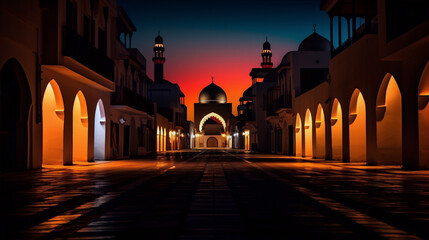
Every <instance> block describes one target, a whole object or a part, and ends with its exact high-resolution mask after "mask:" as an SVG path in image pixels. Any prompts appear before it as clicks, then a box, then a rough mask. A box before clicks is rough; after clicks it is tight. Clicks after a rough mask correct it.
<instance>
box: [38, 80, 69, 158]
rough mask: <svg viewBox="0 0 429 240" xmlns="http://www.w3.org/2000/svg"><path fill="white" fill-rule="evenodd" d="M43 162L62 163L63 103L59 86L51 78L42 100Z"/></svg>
mask: <svg viewBox="0 0 429 240" xmlns="http://www.w3.org/2000/svg"><path fill="white" fill-rule="evenodd" d="M42 114H43V116H42V117H43V140H42V141H43V163H42V164H61V165H62V164H63V146H64V144H63V141H64V138H63V131H64V103H63V98H62V95H61V91H60V87H59V86H58V84H57V83H56V82H55V80H51V81H50V82H49V83H48V85H47V86H46V89H45V93H44V94H43V102H42Z"/></svg>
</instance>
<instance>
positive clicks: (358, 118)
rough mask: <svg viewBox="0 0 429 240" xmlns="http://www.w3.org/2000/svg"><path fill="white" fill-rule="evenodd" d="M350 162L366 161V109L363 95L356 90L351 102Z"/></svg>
mask: <svg viewBox="0 0 429 240" xmlns="http://www.w3.org/2000/svg"><path fill="white" fill-rule="evenodd" d="M349 113H350V115H349V124H350V126H349V131H350V135H349V136H350V161H351V162H365V161H366V107H365V100H364V98H363V95H362V93H361V92H360V91H359V90H358V89H356V90H355V91H354V92H353V95H352V98H351V100H350V112H349Z"/></svg>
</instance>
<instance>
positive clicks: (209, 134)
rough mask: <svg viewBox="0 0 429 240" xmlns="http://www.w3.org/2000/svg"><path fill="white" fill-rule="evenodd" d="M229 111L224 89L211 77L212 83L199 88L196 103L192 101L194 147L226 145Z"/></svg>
mask: <svg viewBox="0 0 429 240" xmlns="http://www.w3.org/2000/svg"><path fill="white" fill-rule="evenodd" d="M231 111H232V104H231V103H227V97H226V93H225V91H224V90H223V89H222V88H221V87H219V86H218V85H216V84H215V83H214V82H213V78H212V83H210V84H209V85H208V86H206V87H205V88H203V90H201V92H200V95H199V101H198V103H194V121H195V128H196V129H195V131H196V139H195V147H197V148H200V147H228V144H227V141H228V138H227V131H228V127H227V124H228V122H229V120H230V119H231V117H232V112H231Z"/></svg>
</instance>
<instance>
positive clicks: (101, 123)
mask: <svg viewBox="0 0 429 240" xmlns="http://www.w3.org/2000/svg"><path fill="white" fill-rule="evenodd" d="M105 153H106V114H105V112H104V105H103V101H102V100H101V99H100V100H98V103H97V107H96V108H95V119H94V159H104V158H105Z"/></svg>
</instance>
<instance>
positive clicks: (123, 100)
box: [111, 87, 154, 114]
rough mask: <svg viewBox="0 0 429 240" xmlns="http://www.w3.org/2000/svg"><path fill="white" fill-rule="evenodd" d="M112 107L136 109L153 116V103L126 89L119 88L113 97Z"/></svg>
mask: <svg viewBox="0 0 429 240" xmlns="http://www.w3.org/2000/svg"><path fill="white" fill-rule="evenodd" d="M111 104H112V105H126V106H129V107H132V108H134V109H137V110H140V111H142V112H146V113H148V114H153V113H154V111H153V103H152V102H151V101H149V100H148V99H146V98H145V97H143V96H141V95H139V94H137V93H135V92H133V91H131V90H130V89H128V88H125V87H117V88H116V92H113V93H112V96H111Z"/></svg>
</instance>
